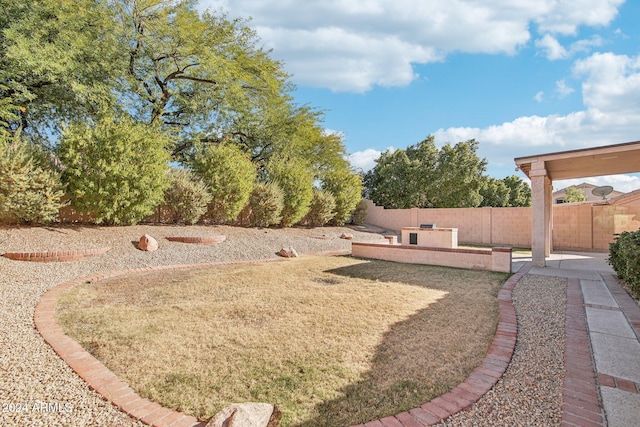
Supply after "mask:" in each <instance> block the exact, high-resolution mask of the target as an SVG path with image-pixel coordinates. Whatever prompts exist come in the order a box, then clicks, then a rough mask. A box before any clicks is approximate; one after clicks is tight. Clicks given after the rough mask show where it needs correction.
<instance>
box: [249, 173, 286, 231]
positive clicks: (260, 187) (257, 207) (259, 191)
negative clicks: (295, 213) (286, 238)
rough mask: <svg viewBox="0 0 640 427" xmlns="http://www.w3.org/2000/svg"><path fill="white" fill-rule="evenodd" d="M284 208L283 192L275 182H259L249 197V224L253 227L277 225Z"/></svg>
mask: <svg viewBox="0 0 640 427" xmlns="http://www.w3.org/2000/svg"><path fill="white" fill-rule="evenodd" d="M283 207H284V192H283V191H282V190H281V189H280V187H278V184H276V183H275V182H259V183H257V184H256V185H255V187H254V188H253V191H251V195H250V196H249V208H250V213H249V223H250V224H251V226H253V227H269V226H270V225H275V224H279V223H280V221H281V220H282V216H281V215H280V213H281V212H282V208H283Z"/></svg>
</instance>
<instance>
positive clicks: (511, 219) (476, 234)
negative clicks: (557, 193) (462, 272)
mask: <svg viewBox="0 0 640 427" xmlns="http://www.w3.org/2000/svg"><path fill="white" fill-rule="evenodd" d="M367 222H368V223H370V224H373V225H377V226H380V227H384V228H388V229H390V230H395V231H397V232H399V231H400V229H402V228H403V227H417V226H419V225H420V224H421V223H427V222H430V223H435V224H436V225H437V226H438V227H449V228H457V229H458V241H459V242H460V243H461V244H481V245H509V246H522V247H531V208H468V209H384V208H382V207H379V206H375V205H374V204H373V203H372V202H370V201H369V202H368V206H367ZM638 229H640V206H611V205H592V204H589V203H584V204H573V203H572V204H562V205H553V222H552V233H553V248H554V249H556V250H559V249H582V250H598V251H607V250H608V249H609V243H611V242H613V240H614V235H615V234H616V233H620V232H622V231H635V230H638Z"/></svg>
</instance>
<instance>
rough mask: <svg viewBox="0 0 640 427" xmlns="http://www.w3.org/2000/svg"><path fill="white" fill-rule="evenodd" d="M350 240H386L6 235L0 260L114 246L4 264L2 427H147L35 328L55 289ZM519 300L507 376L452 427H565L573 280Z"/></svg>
mask: <svg viewBox="0 0 640 427" xmlns="http://www.w3.org/2000/svg"><path fill="white" fill-rule="evenodd" d="M369 231H371V230H369ZM374 231H379V232H382V231H383V230H374ZM345 232H346V233H351V234H353V235H354V241H370V240H381V239H382V236H381V235H380V234H375V233H370V232H366V231H365V230H353V229H349V228H344V227H326V228H318V229H298V228H293V229H283V230H281V229H264V230H259V229H245V228H237V227H226V226H216V227H211V226H209V227H207V226H190V227H178V226H152V225H138V226H131V227H115V228H107V227H52V228H6V227H4V228H3V227H0V253H4V252H33V251H42V250H67V249H87V248H98V247H103V246H110V247H111V248H112V249H111V250H110V251H109V252H107V253H105V254H103V255H101V256H99V257H96V258H87V259H84V260H81V261H74V262H67V263H32V262H19V261H11V260H9V259H7V258H4V257H0V328H1V329H0V405H2V408H1V412H0V425H2V426H27V425H28V426H137V425H141V424H140V423H137V422H135V421H133V420H132V419H130V418H129V417H128V416H126V415H124V414H122V413H121V412H120V411H118V410H117V409H115V408H114V407H113V406H111V404H109V403H107V402H105V401H104V400H102V398H101V397H100V396H99V395H97V394H96V393H94V392H92V391H91V390H89V388H88V387H87V386H86V384H85V383H84V382H83V381H82V380H81V379H80V378H79V377H78V376H77V375H76V374H75V373H74V372H73V371H71V369H70V368H69V367H68V366H67V365H66V364H65V363H64V362H63V361H62V360H61V359H60V358H59V357H58V356H57V355H56V354H55V353H54V352H53V350H51V348H50V347H49V346H48V345H47V344H46V343H45V342H44V341H43V340H42V338H41V337H40V335H39V334H38V333H37V331H36V330H35V328H34V324H33V312H34V309H35V306H36V304H37V303H38V301H39V298H40V296H41V295H42V294H43V293H44V292H45V291H47V290H48V289H50V288H52V287H54V286H55V285H57V284H59V283H62V282H65V281H68V280H72V279H75V278H78V277H82V276H86V275H91V274H95V273H99V272H106V271H113V270H121V269H129V268H137V267H146V266H156V265H172V264H191V263H202V262H215V261H233V260H251V259H256V260H259V259H266V258H273V257H274V256H275V253H276V252H277V251H278V250H279V249H280V248H281V247H283V246H293V247H294V248H295V249H296V250H297V251H298V253H300V254H305V253H310V252H318V251H326V250H340V249H349V248H350V242H349V241H347V240H343V239H340V238H339V236H340V235H341V234H342V233H345ZM145 233H146V234H149V235H151V236H153V237H155V238H156V239H157V240H158V242H159V250H158V251H157V252H152V253H145V252H142V251H139V250H138V249H136V247H135V243H136V242H137V240H138V239H139V238H140V236H142V235H143V234H145ZM217 234H224V235H226V236H227V240H226V241H224V242H222V243H220V244H218V245H211V246H202V245H192V244H185V243H179V242H170V241H167V240H166V239H164V237H169V236H206V235H217ZM513 299H514V304H515V306H516V313H517V315H518V322H519V328H520V330H519V335H518V342H517V344H516V350H515V353H514V358H513V361H512V363H511V364H510V366H509V368H508V369H507V372H506V374H505V376H504V377H503V379H501V380H500V381H499V382H498V384H497V385H496V387H494V388H493V389H492V390H491V391H490V392H489V393H488V394H487V395H485V396H484V397H483V398H482V399H481V400H480V401H479V402H478V404H476V405H474V406H473V407H472V408H471V409H470V410H468V411H465V412H462V413H460V414H457V415H455V416H453V417H451V418H450V419H449V420H447V421H446V422H445V423H443V425H447V426H459V425H465V426H467V425H468V426H476V425H477V426H494V425H510V426H519V425H523V426H524V425H559V424H560V418H561V410H560V402H561V397H562V395H561V387H562V378H563V364H562V353H563V349H564V330H563V325H564V305H565V282H564V280H562V279H557V278H551V277H543V276H531V275H530V276H526V277H525V278H524V279H523V281H521V283H520V284H519V285H518V286H516V288H515V289H514V293H513Z"/></svg>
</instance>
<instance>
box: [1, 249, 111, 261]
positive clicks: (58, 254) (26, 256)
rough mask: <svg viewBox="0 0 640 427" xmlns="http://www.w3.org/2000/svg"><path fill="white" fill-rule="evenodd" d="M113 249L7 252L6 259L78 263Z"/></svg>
mask: <svg viewBox="0 0 640 427" xmlns="http://www.w3.org/2000/svg"><path fill="white" fill-rule="evenodd" d="M110 250H111V247H108V246H107V247H104V248H96V249H78V250H72V251H68V250H67V251H40V252H5V253H4V254H2V256H4V257H5V258H9V259H12V260H14V261H32V262H33V261H35V262H55V261H77V260H81V259H84V258H90V257H94V256H99V255H102V254H103V253H105V252H107V251H110Z"/></svg>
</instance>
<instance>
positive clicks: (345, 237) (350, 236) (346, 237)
mask: <svg viewBox="0 0 640 427" xmlns="http://www.w3.org/2000/svg"><path fill="white" fill-rule="evenodd" d="M340 238H341V239H345V240H353V234H350V233H342V236H340Z"/></svg>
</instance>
